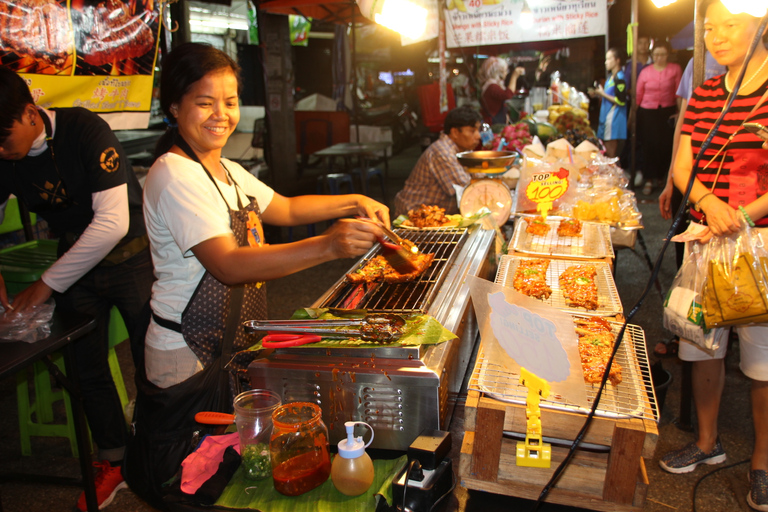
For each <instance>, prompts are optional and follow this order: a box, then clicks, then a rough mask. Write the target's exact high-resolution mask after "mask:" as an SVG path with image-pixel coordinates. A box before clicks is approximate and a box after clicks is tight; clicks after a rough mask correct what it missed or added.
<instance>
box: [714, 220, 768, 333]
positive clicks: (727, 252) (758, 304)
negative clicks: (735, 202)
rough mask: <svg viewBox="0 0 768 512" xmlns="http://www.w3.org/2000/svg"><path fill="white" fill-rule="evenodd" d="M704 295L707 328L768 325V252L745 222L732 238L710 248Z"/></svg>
mask: <svg viewBox="0 0 768 512" xmlns="http://www.w3.org/2000/svg"><path fill="white" fill-rule="evenodd" d="M706 259H707V268H706V272H707V279H706V281H705V283H704V288H703V293H702V308H703V314H704V323H705V324H706V326H707V327H708V328H713V327H724V326H728V325H743V324H755V323H765V322H768V279H766V274H768V252H767V251H766V250H765V248H764V247H763V244H762V240H761V238H760V236H759V234H758V232H757V231H756V230H753V229H752V228H750V227H749V226H748V225H747V223H746V222H742V227H741V229H740V230H739V231H738V232H737V233H734V234H732V235H729V236H715V237H712V240H710V241H709V243H708V244H707V250H706Z"/></svg>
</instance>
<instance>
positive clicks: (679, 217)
mask: <svg viewBox="0 0 768 512" xmlns="http://www.w3.org/2000/svg"><path fill="white" fill-rule="evenodd" d="M767 25H768V14H766V15H765V16H764V17H763V18H762V20H761V22H760V26H759V27H758V29H757V32H756V33H755V37H754V38H753V40H752V44H751V45H750V47H749V51H748V52H747V56H746V58H745V59H744V65H743V66H742V67H741V70H740V72H739V76H738V77H737V79H736V83H735V84H734V86H733V91H732V92H731V94H730V96H728V98H727V100H726V104H725V106H724V107H723V110H722V112H720V116H719V117H718V118H717V120H716V121H715V123H714V124H713V125H712V128H711V129H710V131H709V133H708V134H707V137H706V139H705V140H704V142H703V143H702V145H701V148H700V149H699V152H698V153H697V155H696V159H695V161H694V163H693V167H692V169H691V175H690V177H689V179H688V185H687V186H686V189H685V193H684V194H683V200H682V201H681V203H680V208H678V210H677V213H676V214H675V218H674V220H673V221H672V225H671V226H670V228H669V231H667V235H666V237H665V238H664V243H663V244H662V247H661V251H660V252H659V255H658V257H657V258H656V263H655V264H654V267H653V271H652V272H651V277H650V279H649V280H648V282H647V283H646V285H645V289H644V290H643V292H642V294H641V295H640V298H639V299H638V300H637V302H636V303H635V305H634V306H632V309H631V310H630V312H629V314H628V315H627V317H626V318H625V320H624V323H623V324H622V326H621V330H620V331H619V335H618V336H617V338H616V343H615V344H614V347H613V351H612V352H611V357H610V358H609V359H608V364H606V368H605V372H604V373H603V378H602V380H601V381H600V387H599V388H598V390H597V394H596V395H595V399H594V401H593V403H592V407H591V409H590V410H589V414H587V419H586V420H585V421H584V425H583V426H582V427H581V430H579V433H578V434H577V435H576V438H575V439H574V441H573V444H571V447H570V448H569V450H568V453H567V454H566V456H565V458H564V459H563V461H562V462H561V463H560V464H559V465H558V466H557V468H556V469H555V471H554V473H553V474H552V477H551V478H550V479H549V481H548V482H547V483H546V485H545V486H544V488H543V489H542V490H541V493H540V494H539V497H538V499H537V500H536V503H534V506H533V508H532V509H531V510H532V512H535V511H536V510H538V509H539V506H540V505H541V503H542V502H543V501H544V499H545V498H546V497H547V495H548V494H549V491H550V490H551V489H552V487H554V485H555V484H556V483H557V480H558V479H559V478H560V475H562V473H563V471H565V468H566V467H567V466H568V463H569V462H570V461H571V459H572V458H573V455H574V454H575V452H576V448H577V447H578V445H579V443H581V441H582V439H583V438H584V435H585V434H586V432H587V429H588V428H589V426H590V424H591V423H592V418H594V416H595V411H596V410H597V406H598V405H599V404H600V398H601V397H602V395H603V390H604V388H605V384H606V382H607V381H608V375H609V373H610V370H611V366H612V365H613V360H614V358H615V357H616V353H617V352H618V350H619V347H620V345H621V343H622V341H623V340H624V332H625V331H626V328H627V324H628V323H629V321H630V320H631V319H632V318H633V317H634V316H635V314H637V312H638V311H639V309H640V307H641V306H642V304H643V301H645V298H646V297H647V296H648V293H649V292H650V290H651V288H652V287H653V282H654V281H656V279H657V277H658V275H659V272H660V271H661V263H662V260H663V258H664V253H665V252H666V250H667V247H669V243H670V240H671V238H672V237H673V236H674V235H675V233H676V230H677V228H678V226H679V225H680V223H681V222H682V221H683V217H684V215H685V212H686V210H687V209H688V206H687V202H688V197H689V196H690V195H691V190H692V189H693V184H694V182H695V180H696V175H697V174H698V167H699V162H700V161H701V159H702V157H703V156H704V152H705V151H706V150H707V149H708V148H709V145H710V143H711V142H712V139H713V138H714V136H715V134H716V133H717V130H718V128H719V127H720V125H721V124H722V122H723V119H724V118H725V115H726V114H727V113H728V111H729V110H730V108H731V105H732V104H733V101H734V99H736V95H737V94H738V92H739V88H740V87H741V82H742V79H743V78H744V73H745V72H746V70H747V65H748V64H749V62H750V60H751V59H752V55H753V54H754V52H755V48H757V45H758V44H760V43H761V41H762V35H763V32H764V31H765V28H766V26H767Z"/></svg>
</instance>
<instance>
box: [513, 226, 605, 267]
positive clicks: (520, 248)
mask: <svg viewBox="0 0 768 512" xmlns="http://www.w3.org/2000/svg"><path fill="white" fill-rule="evenodd" d="M546 223H547V225H548V226H549V232H548V233H547V234H546V235H545V236H538V235H532V234H531V233H528V232H527V231H526V229H527V227H528V223H527V222H526V221H525V217H521V218H520V219H518V220H517V221H516V222H515V231H514V233H513V234H512V243H511V244H510V247H512V248H513V249H514V250H515V252H522V253H525V254H535V255H539V256H562V257H565V258H606V257H610V258H613V257H614V253H613V245H612V243H611V230H610V226H608V225H607V224H600V223H598V222H582V223H581V236H559V235H558V234H557V227H558V226H559V225H560V220H557V219H551V218H549V217H548V218H547V220H546Z"/></svg>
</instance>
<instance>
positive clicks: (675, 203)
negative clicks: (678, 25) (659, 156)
mask: <svg viewBox="0 0 768 512" xmlns="http://www.w3.org/2000/svg"><path fill="white" fill-rule="evenodd" d="M705 64H706V67H705V69H704V79H705V80H709V79H710V78H713V77H715V76H719V75H722V74H723V73H725V71H726V68H725V66H721V65H720V64H718V63H717V61H716V60H715V58H714V57H712V54H711V53H709V52H706V55H705ZM692 93H693V59H692V58H691V59H690V60H689V61H688V65H687V66H685V71H683V77H682V78H681V79H680V85H679V86H678V88H677V93H676V95H677V105H678V110H679V114H678V116H677V121H676V122H675V134H674V136H673V138H672V162H671V164H670V166H669V172H668V173H667V183H666V185H665V186H664V190H662V191H661V194H659V211H660V212H661V218H662V219H665V220H670V219H672V214H673V213H675V212H677V210H678V209H680V203H681V202H682V201H683V194H682V192H680V191H679V190H677V189H676V188H675V184H674V181H673V179H672V176H673V173H672V167H673V166H674V164H675V156H676V155H677V147H678V146H679V144H680V133H681V131H682V128H683V119H684V118H685V111H686V109H687V108H688V100H689V99H690V98H691V94H692ZM687 226H688V222H681V223H680V226H679V227H678V228H677V232H676V234H679V233H682V232H683V231H685V229H686V227H687ZM684 252H685V244H682V243H677V244H675V261H676V263H677V268H680V265H682V263H683V255H684ZM678 344H679V340H678V338H677V337H676V336H674V337H672V338H671V339H669V340H667V341H660V342H659V343H657V344H656V347H655V348H654V349H653V353H654V354H655V355H657V356H661V357H663V356H667V355H677V347H678Z"/></svg>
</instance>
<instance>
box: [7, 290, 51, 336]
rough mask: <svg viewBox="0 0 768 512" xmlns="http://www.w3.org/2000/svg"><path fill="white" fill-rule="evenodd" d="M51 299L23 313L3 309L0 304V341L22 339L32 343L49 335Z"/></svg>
mask: <svg viewBox="0 0 768 512" xmlns="http://www.w3.org/2000/svg"><path fill="white" fill-rule="evenodd" d="M55 306H56V304H55V302H54V301H53V299H49V300H48V301H47V302H44V303H43V304H40V305H39V306H35V307H33V308H31V309H29V310H28V311H25V312H23V313H16V312H15V311H5V309H4V308H3V307H2V306H0V312H1V313H2V314H0V342H3V341H24V342H27V343H34V342H35V341H39V340H42V339H44V338H47V337H48V336H50V335H51V323H52V318H53V310H54V308H55Z"/></svg>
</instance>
